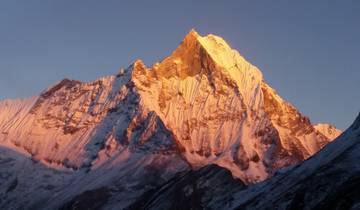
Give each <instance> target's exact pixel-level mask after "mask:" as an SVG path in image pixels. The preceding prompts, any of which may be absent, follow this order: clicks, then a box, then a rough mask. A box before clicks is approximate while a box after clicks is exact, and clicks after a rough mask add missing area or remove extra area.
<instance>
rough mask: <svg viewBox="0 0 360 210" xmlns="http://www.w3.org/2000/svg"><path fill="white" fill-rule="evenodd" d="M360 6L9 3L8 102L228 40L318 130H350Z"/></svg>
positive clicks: (0, 55)
mask: <svg viewBox="0 0 360 210" xmlns="http://www.w3.org/2000/svg"><path fill="white" fill-rule="evenodd" d="M359 11H360V1H357V0H352V1H351V0H342V1H340V0H317V1H314V0H303V1H285V0H279V1H267V0H262V1H260V0H258V1H256V0H255V1H254V0H243V1H241V0H234V1H230V0H229V1H217V0H208V1H205V0H203V1H201V0H199V1H194V0H191V1H165V0H164V1H156V0H151V1H136V0H132V1H110V0H103V1H100V0H87V1H85V0H57V1H55V0H46V1H45V0H31V1H29V0H1V1H0V73H1V74H0V98H16V97H27V96H31V95H36V94H38V93H39V92H41V91H42V90H43V89H45V88H46V87H48V86H49V85H51V84H53V83H54V82H56V81H58V80H61V79H62V78H64V77H67V78H71V79H78V80H84V81H89V80H93V79H96V78H97V77H99V76H104V75H110V74H114V73H116V72H117V71H118V69H119V68H120V67H127V66H128V65H129V64H130V63H131V62H132V61H134V60H135V59H136V58H140V59H142V60H144V61H145V63H146V64H148V65H151V64H152V63H153V62H155V61H158V60H161V59H162V58H164V57H166V56H167V55H169V54H170V53H171V51H172V50H174V49H175V48H176V46H177V45H178V44H179V43H180V41H181V39H182V38H183V36H184V35H185V34H186V33H187V32H188V31H189V30H190V29H191V28H196V30H197V31H198V32H199V33H200V34H203V35H204V34H207V33H213V34H216V35H220V36H222V37H223V38H224V39H225V40H227V41H228V42H229V43H230V45H231V46H232V47H233V48H236V49H237V50H239V51H240V53H241V54H242V55H244V56H245V57H246V58H247V59H248V60H249V61H250V62H252V63H253V64H255V65H256V66H258V67H259V68H260V69H261V70H262V72H263V74H264V75H265V79H266V80H267V82H268V83H270V85H272V86H273V87H274V88H275V89H276V90H277V91H278V93H279V94H280V95H281V96H282V97H284V98H285V99H286V100H288V101H289V102H291V103H292V104H294V105H295V106H296V107H297V108H299V109H300V111H301V112H302V113H304V114H305V115H307V116H309V117H310V118H311V120H312V122H330V123H333V124H335V125H336V126H338V127H340V128H342V129H344V128H346V127H347V126H348V125H349V124H350V123H351V122H352V120H353V119H354V118H355V116H356V115H357V113H358V112H359V111H360V97H359V91H360V12H359Z"/></svg>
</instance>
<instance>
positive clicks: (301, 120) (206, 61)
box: [0, 30, 340, 209]
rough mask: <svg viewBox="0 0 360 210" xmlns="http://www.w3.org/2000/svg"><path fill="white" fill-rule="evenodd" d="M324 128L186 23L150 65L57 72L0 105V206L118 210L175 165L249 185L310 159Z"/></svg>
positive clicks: (221, 44)
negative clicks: (88, 73)
mask: <svg viewBox="0 0 360 210" xmlns="http://www.w3.org/2000/svg"><path fill="white" fill-rule="evenodd" d="M322 127H324V126H322ZM331 132H336V134H332V135H327V133H324V132H323V130H320V131H319V130H318V129H317V128H315V127H314V126H313V125H312V124H311V122H310V120H309V119H308V118H307V117H305V116H303V115H302V114H301V113H300V112H299V111H298V110H297V109H296V108H295V107H293V106H292V105H291V104H289V103H287V102H286V101H284V100H283V99H282V98H281V97H280V96H279V95H277V94H276V92H275V91H274V90H273V89H272V88H271V87H270V86H269V85H268V84H266V82H265V81H264V78H263V76H262V74H261V72H260V71H259V69H258V68H256V67H255V66H253V65H252V64H250V63H249V62H248V61H246V60H245V59H244V58H243V57H242V56H241V55H240V54H239V53H238V52H237V51H236V50H233V49H231V47H230V46H229V45H228V44H227V43H226V42H225V41H224V40H223V39H222V38H220V37H218V36H215V35H207V36H205V37H203V36H200V35H199V34H198V33H197V32H196V31H195V30H192V31H191V32H190V33H189V34H188V35H186V37H185V38H184V40H183V41H182V43H181V44H180V45H179V46H178V48H177V49H176V50H175V51H174V52H173V53H172V54H171V55H170V56H169V57H167V58H165V59H164V60H163V61H161V62H159V63H156V64H154V65H153V66H152V67H146V66H145V65H144V64H143V62H141V61H140V60H137V61H135V62H134V63H133V64H132V65H130V67H129V68H127V69H126V70H121V71H120V72H119V73H118V74H116V75H114V76H108V77H103V78H100V79H98V80H95V81H93V82H89V83H82V82H79V81H74V80H68V79H66V80H63V81H61V82H59V83H58V84H56V85H54V86H52V87H50V88H48V89H47V90H45V91H44V92H42V93H41V94H40V95H39V96H37V97H33V98H30V99H25V100H15V101H11V100H7V101H3V102H0V145H1V148H2V149H3V150H6V151H4V152H3V153H2V156H4V157H1V158H3V159H6V158H8V159H6V160H8V161H0V164H6V167H7V168H8V169H9V170H8V171H7V172H6V173H7V174H8V175H6V176H1V177H5V178H1V179H2V180H1V182H0V183H4V184H3V186H6V187H4V188H3V189H4V190H3V191H0V193H2V194H1V197H2V199H1V200H0V207H2V208H3V209H4V208H5V209H6V208H9V209H11V208H12V209H14V208H18V207H21V206H24V205H30V204H31V205H33V206H34V208H35V207H36V208H45V207H44V206H46V209H49V208H50V209H52V208H54V209H56V208H59V207H60V206H61V205H63V204H64V203H66V202H70V201H71V200H72V199H74V198H76V199H81V198H83V197H82V196H85V195H89V194H90V195H97V194H101V195H109V196H110V195H114V194H116V196H115V197H116V198H113V200H112V201H111V202H113V203H112V204H111V205H115V204H116V206H117V208H120V209H121V208H125V207H126V206H128V205H129V204H131V202H132V201H134V200H135V199H136V198H137V197H138V196H140V195H141V194H142V193H143V192H145V191H147V190H149V189H148V188H150V189H151V188H152V187H155V186H158V185H161V184H163V183H165V182H166V181H168V180H169V179H171V178H172V177H174V175H175V174H177V173H179V172H182V171H186V170H191V169H197V168H200V167H203V166H208V165H213V164H215V165H218V166H220V167H224V168H226V169H228V170H229V171H231V173H232V176H234V177H236V178H238V179H240V180H241V181H242V182H243V183H245V184H253V183H256V182H259V181H262V180H264V179H266V178H268V177H270V176H272V175H273V174H274V173H275V172H276V171H277V170H278V169H280V168H282V167H285V166H289V165H294V164H296V163H299V162H301V161H303V160H305V159H307V158H309V157H310V156H311V155H313V154H314V153H316V152H317V151H319V150H320V149H321V148H322V147H323V146H325V145H326V144H327V143H328V142H330V141H331V140H332V137H333V136H335V135H338V134H339V132H340V131H338V130H336V129H332V131H331ZM0 160H1V159H0ZM29 160H30V161H29ZM24 165H28V167H25V168H23V169H22V170H25V171H26V173H20V174H19V173H18V170H19V168H21V167H22V166H24ZM12 173H13V175H14V174H15V175H16V176H15V177H16V179H13V178H11V177H12ZM34 176H36V177H42V178H39V179H38V180H37V181H35V182H34V181H31V180H32V179H33V177H34ZM47 177H52V179H53V180H56V181H54V182H52V181H49V180H48V178H47ZM29 183H31V184H29ZM44 183H45V184H44ZM69 185H71V187H66V186H69ZM109 186H111V187H109ZM144 186H146V187H145V188H144ZM35 192H36V193H35ZM49 192H56V193H55V194H54V195H53V196H52V197H51V198H50V197H48V195H49ZM130 192H131V193H130ZM83 193H85V195H84V194H83ZM79 196H80V197H79ZM19 197H21V198H22V199H21V200H20V201H19V200H17V198H19ZM15 200H16V201H17V202H12V201H15ZM116 202H117V203H116ZM29 203H30V204H29ZM85 203H86V202H85ZM67 205H72V204H71V202H70V203H67ZM101 205H105V204H101ZM109 205H110V204H109ZM64 208H65V207H64Z"/></svg>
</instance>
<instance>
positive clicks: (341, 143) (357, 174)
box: [234, 114, 360, 210]
mask: <svg viewBox="0 0 360 210" xmlns="http://www.w3.org/2000/svg"><path fill="white" fill-rule="evenodd" d="M359 160H360V114H359V116H358V117H357V119H356V120H355V122H354V123H353V125H352V126H351V127H350V128H349V129H348V130H346V131H345V132H344V133H343V134H342V135H341V136H340V137H339V138H337V139H336V140H335V141H333V142H331V143H330V144H329V145H327V146H326V147H325V148H324V149H323V150H321V151H320V152H319V153H317V154H316V155H314V156H313V157H311V158H310V159H309V160H307V161H305V162H304V163H302V164H300V165H298V166H296V167H293V168H289V169H288V170H287V171H285V172H283V173H279V174H278V175H276V176H275V177H273V178H272V179H270V180H268V181H265V182H264V183H262V184H259V185H257V186H255V187H253V188H251V189H249V190H247V191H243V192H239V193H238V194H237V195H236V196H235V197H236V198H237V201H238V203H237V204H236V205H234V207H236V209H274V208H275V209H279V210H281V209H287V210H292V209H316V210H325V209H326V210H332V209H342V210H346V209H359V207H360V194H359V187H360V164H359Z"/></svg>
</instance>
